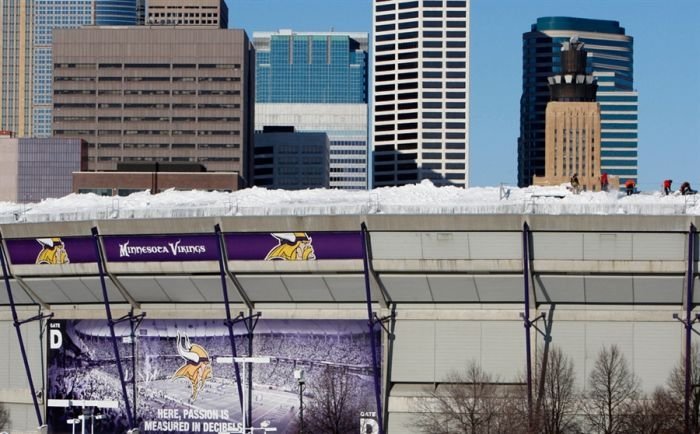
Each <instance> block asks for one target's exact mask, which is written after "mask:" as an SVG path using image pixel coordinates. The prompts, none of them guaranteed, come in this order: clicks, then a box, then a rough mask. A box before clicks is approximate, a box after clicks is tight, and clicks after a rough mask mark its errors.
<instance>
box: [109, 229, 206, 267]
mask: <svg viewBox="0 0 700 434" xmlns="http://www.w3.org/2000/svg"><path fill="white" fill-rule="evenodd" d="M103 243H104V248H105V256H106V257H107V261H108V262H185V261H217V260H218V259H219V251H218V247H217V243H218V240H217V237H216V235H214V234H212V235H153V236H105V237H104V238H103Z"/></svg>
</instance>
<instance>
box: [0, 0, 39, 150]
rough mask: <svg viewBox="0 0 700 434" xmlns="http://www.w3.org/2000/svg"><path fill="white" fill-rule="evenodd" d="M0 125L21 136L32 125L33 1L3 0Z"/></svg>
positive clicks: (1, 6)
mask: <svg viewBox="0 0 700 434" xmlns="http://www.w3.org/2000/svg"><path fill="white" fill-rule="evenodd" d="M0 8H1V9H2V18H0V20H2V21H1V22H0V24H1V25H0V29H1V30H2V34H1V35H0V56H2V57H0V76H2V84H1V85H0V129H3V130H9V131H12V132H13V133H14V134H15V135H16V136H18V137H22V136H25V135H28V134H31V129H32V112H31V101H32V74H31V68H32V54H33V53H32V34H33V32H34V23H33V22H32V16H33V13H34V2H33V1H31V0H0Z"/></svg>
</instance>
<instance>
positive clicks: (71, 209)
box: [0, 181, 700, 223]
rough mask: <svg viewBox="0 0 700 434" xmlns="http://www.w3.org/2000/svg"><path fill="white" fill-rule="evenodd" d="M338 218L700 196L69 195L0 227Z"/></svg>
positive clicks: (419, 192) (638, 210)
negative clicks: (107, 221)
mask: <svg viewBox="0 0 700 434" xmlns="http://www.w3.org/2000/svg"><path fill="white" fill-rule="evenodd" d="M339 214H557V215H558V214H601V215H607V214H638V215H682V214H689V215H700V197H698V196H697V195H693V196H680V195H678V193H676V194H672V195H669V196H665V195H663V194H662V193H661V192H647V193H641V194H636V195H633V196H629V197H628V196H625V195H624V194H623V193H619V192H608V193H605V192H597V193H592V192H591V193H589V192H582V193H581V194H573V193H572V192H570V191H569V190H567V189H566V187H565V186H560V187H528V188H517V187H476V188H469V189H462V188H458V187H436V186H434V185H433V184H432V183H431V182H430V181H423V182H422V183H420V184H416V185H408V186H404V187H385V188H378V189H375V190H371V191H347V190H326V189H316V190H300V191H286V190H267V189H264V188H255V187H254V188H250V189H246V190H241V191H237V192H233V193H219V192H203V191H174V190H168V191H165V192H163V193H160V194H156V195H151V194H150V193H149V192H141V193H134V194H132V195H130V196H128V197H104V196H97V195H94V194H71V195H68V196H66V197H63V198H60V199H46V200H43V201H41V202H40V203H32V204H15V203H8V202H0V223H14V222H42V221H78V220H92V219H131V218H172V217H207V216H237V215H240V216H266V215H296V216H303V215H339Z"/></svg>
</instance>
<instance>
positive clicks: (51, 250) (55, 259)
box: [36, 237, 70, 265]
mask: <svg viewBox="0 0 700 434" xmlns="http://www.w3.org/2000/svg"><path fill="white" fill-rule="evenodd" d="M37 241H38V242H39V244H41V246H42V249H41V251H40V252H39V255H38V256H37V257H36V263H37V264H52V265H57V264H67V263H68V262H70V261H69V259H68V252H66V247H65V245H64V244H63V241H62V240H61V239H60V238H58V237H54V238H37Z"/></svg>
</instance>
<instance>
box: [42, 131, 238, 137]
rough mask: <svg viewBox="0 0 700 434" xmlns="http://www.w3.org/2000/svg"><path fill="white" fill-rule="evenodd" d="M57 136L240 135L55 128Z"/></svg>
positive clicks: (203, 132)
mask: <svg viewBox="0 0 700 434" xmlns="http://www.w3.org/2000/svg"><path fill="white" fill-rule="evenodd" d="M54 134H55V135H57V136H93V135H95V134H96V135H98V136H121V135H122V134H123V135H125V136H134V135H141V136H170V135H173V136H181V135H193V136H194V135H196V136H240V135H241V132H240V131H238V130H233V131H230V130H219V131H201V130H54Z"/></svg>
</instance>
